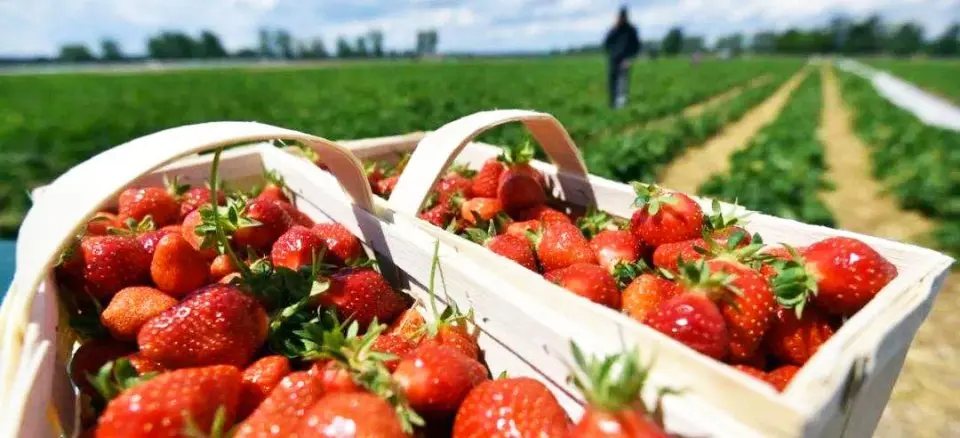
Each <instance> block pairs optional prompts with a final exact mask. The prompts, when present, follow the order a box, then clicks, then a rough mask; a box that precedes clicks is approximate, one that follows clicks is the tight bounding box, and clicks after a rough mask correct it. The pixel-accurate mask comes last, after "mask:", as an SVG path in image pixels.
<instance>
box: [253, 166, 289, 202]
mask: <svg viewBox="0 0 960 438" xmlns="http://www.w3.org/2000/svg"><path fill="white" fill-rule="evenodd" d="M284 189H285V186H284V183H283V179H282V177H279V176H277V175H275V174H269V173H268V175H267V183H266V184H264V186H263V190H260V194H258V195H257V198H259V199H265V200H269V201H283V202H290V198H288V197H287V194H286V193H284Z"/></svg>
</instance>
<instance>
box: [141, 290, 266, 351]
mask: <svg viewBox="0 0 960 438" xmlns="http://www.w3.org/2000/svg"><path fill="white" fill-rule="evenodd" d="M266 336H267V314H266V312H264V310H263V307H261V306H260V304H259V303H257V301H256V300H255V299H254V298H253V297H251V296H250V295H247V294H246V293H244V292H242V291H241V290H240V289H237V288H236V287H235V286H231V285H225V284H212V285H209V286H206V287H204V288H203V289H200V290H198V291H197V292H195V293H194V294H192V295H191V296H189V297H187V299H185V300H183V301H181V302H180V303H179V304H177V305H176V306H173V307H171V308H169V309H167V310H166V311H164V312H163V313H161V314H160V315H159V316H157V317H155V318H153V319H151V320H150V321H147V323H146V324H144V325H143V327H141V328H140V332H139V333H138V334H137V344H139V346H140V353H141V354H143V355H144V357H146V358H147V359H152V360H155V361H157V362H159V363H160V364H162V365H163V366H165V367H167V368H184V367H191V366H205V365H214V364H224V365H233V366H236V367H242V366H244V365H246V364H247V363H248V362H250V359H251V358H252V357H253V354H254V353H255V352H256V351H257V350H258V349H259V348H260V346H261V345H263V342H264V341H265V340H266Z"/></svg>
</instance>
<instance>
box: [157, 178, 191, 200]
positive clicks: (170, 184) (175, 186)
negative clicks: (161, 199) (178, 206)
mask: <svg viewBox="0 0 960 438" xmlns="http://www.w3.org/2000/svg"><path fill="white" fill-rule="evenodd" d="M163 186H164V187H166V189H167V193H170V196H173V199H180V197H181V196H183V194H184V193H187V190H190V184H181V183H180V176H174V177H173V178H172V179H171V178H168V177H167V175H163Z"/></svg>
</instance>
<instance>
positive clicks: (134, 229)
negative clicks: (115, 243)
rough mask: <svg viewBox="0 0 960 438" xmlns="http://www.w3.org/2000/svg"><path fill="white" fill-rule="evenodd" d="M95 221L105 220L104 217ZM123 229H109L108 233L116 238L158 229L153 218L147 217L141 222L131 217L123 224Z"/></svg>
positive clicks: (96, 218)
mask: <svg viewBox="0 0 960 438" xmlns="http://www.w3.org/2000/svg"><path fill="white" fill-rule="evenodd" d="M93 220H104V219H103V218H102V217H95V218H93ZM123 225H124V226H123V227H108V228H107V232H108V233H110V234H112V235H115V236H136V235H137V234H143V233H146V232H148V231H153V230H155V229H157V226H156V225H155V224H154V222H153V216H151V215H149V214H148V215H146V216H144V217H143V219H141V220H140V221H139V222H138V221H137V220H136V219H134V218H132V217H130V218H127V220H126V221H125V222H124V223H123Z"/></svg>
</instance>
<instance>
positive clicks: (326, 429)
mask: <svg viewBox="0 0 960 438" xmlns="http://www.w3.org/2000/svg"><path fill="white" fill-rule="evenodd" d="M292 436H298V437H341V436H342V437H347V436H350V437H358V438H359V437H377V438H406V437H407V436H408V435H407V434H406V433H405V432H404V431H403V426H402V425H401V423H400V420H399V419H398V418H397V415H396V413H395V412H394V409H393V407H392V406H390V404H389V403H387V402H386V401H384V400H383V399H381V398H378V397H377V396H375V395H373V394H368V393H364V392H352V393H334V394H328V395H326V396H324V397H323V398H322V399H320V401H318V402H317V403H316V404H314V405H313V407H312V408H310V409H309V410H307V412H306V414H305V415H304V419H303V421H301V422H300V426H299V428H297V431H296V432H295V435H292Z"/></svg>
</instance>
